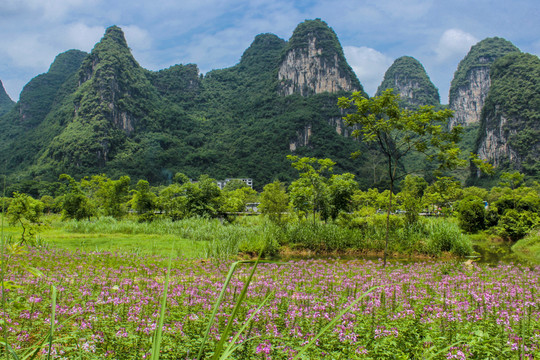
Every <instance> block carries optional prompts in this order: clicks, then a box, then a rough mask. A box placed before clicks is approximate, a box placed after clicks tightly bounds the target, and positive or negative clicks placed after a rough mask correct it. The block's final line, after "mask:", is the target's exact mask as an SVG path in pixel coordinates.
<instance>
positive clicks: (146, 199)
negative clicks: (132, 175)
mask: <svg viewBox="0 0 540 360" xmlns="http://www.w3.org/2000/svg"><path fill="white" fill-rule="evenodd" d="M131 192H132V197H131V200H130V205H131V208H132V209H133V210H135V211H136V212H137V214H139V215H140V216H143V215H146V214H148V213H151V212H153V211H154V210H155V208H156V201H157V196H156V194H154V193H153V192H152V191H150V184H149V183H148V181H146V180H139V181H138V182H137V186H136V189H135V190H131Z"/></svg>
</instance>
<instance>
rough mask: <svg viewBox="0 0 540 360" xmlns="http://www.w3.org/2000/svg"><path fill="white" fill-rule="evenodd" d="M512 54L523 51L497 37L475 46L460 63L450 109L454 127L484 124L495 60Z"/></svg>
mask: <svg viewBox="0 0 540 360" xmlns="http://www.w3.org/2000/svg"><path fill="white" fill-rule="evenodd" d="M510 52H519V49H518V48H517V47H515V46H514V45H513V44H512V43H511V42H509V41H507V40H504V39H501V38H497V37H495V38H487V39H484V40H482V41H480V42H479V43H478V44H476V45H474V46H473V47H471V50H470V51H469V53H468V54H467V56H465V58H463V60H462V61H461V62H460V63H459V65H458V68H457V70H456V72H455V74H454V79H453V80H452V84H451V87H450V97H449V107H450V109H451V110H453V111H454V117H453V118H452V119H451V120H450V121H449V127H450V128H453V127H454V126H456V125H470V124H473V123H477V122H479V121H480V115H481V112H482V108H483V107H484V103H485V99H486V96H487V94H488V91H489V88H490V86H491V81H490V76H489V73H490V67H491V65H492V64H493V62H494V61H495V60H497V59H498V58H500V57H502V56H504V55H506V54H508V53H510Z"/></svg>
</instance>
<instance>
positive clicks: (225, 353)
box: [220, 291, 274, 360]
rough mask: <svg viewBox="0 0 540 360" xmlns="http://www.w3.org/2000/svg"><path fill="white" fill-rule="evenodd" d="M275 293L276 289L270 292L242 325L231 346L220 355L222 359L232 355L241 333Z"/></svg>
mask: <svg viewBox="0 0 540 360" xmlns="http://www.w3.org/2000/svg"><path fill="white" fill-rule="evenodd" d="M272 295H274V291H272V292H271V293H270V294H268V295H267V296H266V297H265V298H264V300H263V302H262V303H261V304H260V305H259V307H257V310H255V311H254V312H253V313H252V314H251V316H250V317H249V319H247V321H246V322H245V323H244V325H242V327H241V328H240V330H238V332H237V333H236V335H235V336H234V337H233V339H232V340H231V342H230V343H229V346H227V347H226V348H225V350H224V351H223V355H221V357H220V360H222V359H226V358H227V357H228V356H229V355H231V354H232V353H233V352H234V351H235V350H236V349H237V348H238V346H234V344H235V343H236V340H238V338H239V337H240V334H242V333H243V332H244V330H245V329H246V328H247V326H248V325H249V323H250V322H251V320H252V319H253V318H254V317H255V315H257V314H258V313H259V311H261V309H262V307H263V306H264V305H265V304H266V303H267V302H268V300H270V297H271V296H272ZM250 339H255V337H252V338H250Z"/></svg>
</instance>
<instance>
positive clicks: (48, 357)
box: [47, 285, 56, 360]
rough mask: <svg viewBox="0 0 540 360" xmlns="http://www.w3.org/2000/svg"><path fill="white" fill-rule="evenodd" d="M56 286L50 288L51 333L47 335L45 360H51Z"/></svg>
mask: <svg viewBox="0 0 540 360" xmlns="http://www.w3.org/2000/svg"><path fill="white" fill-rule="evenodd" d="M55 318H56V286H54V285H53V286H52V304H51V333H50V334H49V352H48V353H47V360H49V359H50V358H51V351H52V343H53V337H54V322H55V321H56V319H55Z"/></svg>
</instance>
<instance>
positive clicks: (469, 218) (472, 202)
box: [457, 196, 486, 233]
mask: <svg viewBox="0 0 540 360" xmlns="http://www.w3.org/2000/svg"><path fill="white" fill-rule="evenodd" d="M457 211H458V214H457V218H458V221H459V227H460V228H461V229H463V230H464V231H466V232H468V233H475V232H477V231H479V230H483V229H485V227H486V214H485V210H484V202H483V201H482V199H480V198H479V197H478V196H468V197H466V198H465V199H463V200H461V201H460V202H459V203H458V206H457Z"/></svg>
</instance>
